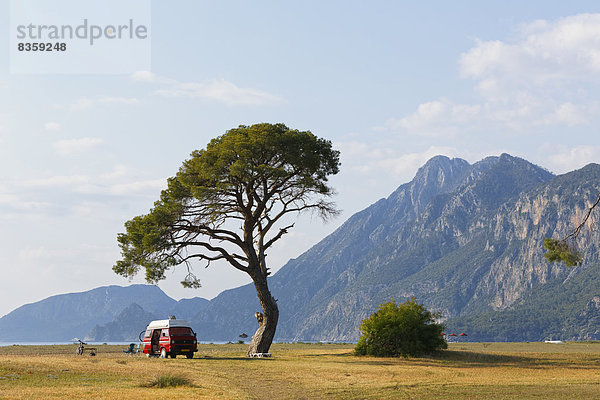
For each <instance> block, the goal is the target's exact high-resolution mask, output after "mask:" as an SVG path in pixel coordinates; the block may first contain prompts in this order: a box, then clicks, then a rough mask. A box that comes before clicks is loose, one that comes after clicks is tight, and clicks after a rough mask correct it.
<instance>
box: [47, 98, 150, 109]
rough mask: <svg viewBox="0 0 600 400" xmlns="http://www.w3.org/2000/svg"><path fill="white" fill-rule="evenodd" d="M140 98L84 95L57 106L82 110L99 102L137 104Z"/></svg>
mask: <svg viewBox="0 0 600 400" xmlns="http://www.w3.org/2000/svg"><path fill="white" fill-rule="evenodd" d="M139 103H140V100H139V99H137V98H135V97H111V96H104V97H99V98H97V99H89V98H86V97H83V98H81V99H78V100H77V101H76V102H75V103H71V104H69V105H67V106H60V105H59V106H56V108H59V109H67V110H69V111H81V110H87V109H90V108H92V107H95V106H97V105H99V104H120V105H137V104H139Z"/></svg>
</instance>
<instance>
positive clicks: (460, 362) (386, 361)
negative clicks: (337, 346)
mask: <svg viewBox="0 0 600 400" xmlns="http://www.w3.org/2000/svg"><path fill="white" fill-rule="evenodd" d="M314 356H316V357H318V356H320V355H314ZM328 356H329V357H339V358H343V359H340V360H336V362H343V363H351V364H363V365H398V364H405V365H414V366H438V367H448V368H472V367H504V366H517V367H519V366H522V367H529V368H531V367H535V366H536V364H538V363H539V362H540V361H542V360H539V359H536V358H531V357H524V356H514V355H503V354H490V353H477V352H472V351H461V350H444V351H440V352H438V353H435V354H432V355H427V356H423V357H408V358H404V357H397V358H393V357H370V356H355V355H354V353H343V354H335V355H328Z"/></svg>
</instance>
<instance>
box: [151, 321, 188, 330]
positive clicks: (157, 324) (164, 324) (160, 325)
mask: <svg viewBox="0 0 600 400" xmlns="http://www.w3.org/2000/svg"><path fill="white" fill-rule="evenodd" d="M172 327H185V328H191V326H190V324H189V323H188V322H187V321H186V320H184V319H160V320H157V321H152V322H150V323H149V324H148V327H147V328H146V329H164V328H172Z"/></svg>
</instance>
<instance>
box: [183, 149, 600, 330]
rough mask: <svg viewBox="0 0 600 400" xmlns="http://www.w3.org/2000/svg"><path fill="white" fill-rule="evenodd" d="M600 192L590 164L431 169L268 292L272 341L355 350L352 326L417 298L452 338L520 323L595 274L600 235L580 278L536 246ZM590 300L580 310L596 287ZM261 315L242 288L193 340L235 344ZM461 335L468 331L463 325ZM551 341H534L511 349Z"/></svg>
mask: <svg viewBox="0 0 600 400" xmlns="http://www.w3.org/2000/svg"><path fill="white" fill-rule="evenodd" d="M599 190H600V166H598V165H595V164H592V165H589V166H587V167H586V168H584V169H582V170H579V171H575V172H572V173H570V174H566V175H563V176H558V177H555V176H553V175H552V174H551V173H549V172H548V171H546V170H544V169H543V168H540V167H538V166H536V165H533V164H531V163H529V162H527V161H525V160H522V159H519V158H515V157H511V156H510V155H507V154H503V155H501V156H500V157H488V158H486V159H484V160H482V161H480V162H478V163H475V164H473V165H470V164H469V163H467V162H466V161H464V160H460V159H449V158H447V157H441V156H438V157H434V158H433V159H431V160H430V161H429V162H427V163H426V164H425V165H424V166H423V167H422V168H421V169H419V171H418V172H417V174H416V176H415V178H414V179H413V180H412V181H411V182H409V183H407V184H404V185H402V186H400V187H399V188H398V189H397V190H396V191H395V192H394V193H392V194H391V195H390V196H389V197H388V198H387V199H382V200H380V201H378V202H376V203H375V204H373V205H372V206H370V207H368V208H367V209H365V210H363V211H361V212H359V213H357V214H355V215H353V216H352V217H351V218H350V219H348V221H346V222H345V223H344V224H343V225H342V226H341V227H340V228H339V229H338V230H336V231H335V232H334V233H333V234H331V235H330V236H328V237H327V238H325V239H324V240H323V241H321V242H320V243H318V244H317V245H315V246H314V247H313V248H312V249H310V250H309V251H307V252H306V253H304V254H302V255H301V256H300V257H298V258H297V259H295V260H290V261H289V262H288V263H287V264H286V265H285V266H284V267H283V268H282V269H281V270H280V271H278V272H277V273H276V274H275V275H274V276H273V278H272V279H271V280H270V287H271V288H272V292H273V294H274V296H275V298H277V299H278V304H279V307H280V311H281V313H280V323H279V327H278V331H277V338H278V339H279V340H356V339H357V337H358V326H359V324H360V321H361V320H362V319H363V318H365V317H366V316H368V315H369V314H370V313H371V312H373V311H374V310H375V309H376V307H377V305H378V304H379V303H381V302H383V301H387V300H389V299H390V298H395V299H397V300H399V301H402V300H403V299H406V298H408V297H412V296H415V297H416V298H417V299H418V300H419V301H422V302H424V303H425V304H426V305H427V306H428V307H430V308H432V309H434V310H437V311H440V312H442V314H443V315H444V318H447V319H449V321H448V323H449V326H452V321H453V320H455V319H460V318H463V317H465V316H470V317H475V316H477V315H486V313H489V312H495V313H502V312H503V311H506V312H512V313H513V314H514V313H517V314H518V310H520V308H519V307H524V305H525V304H529V307H532V308H533V309H535V308H536V307H537V305H536V301H538V300H536V299H537V298H538V297H535V296H534V295H533V293H535V291H536V290H539V291H540V292H542V293H543V292H544V290H545V289H544V288H546V289H547V290H565V288H566V287H561V286H560V282H563V281H564V280H565V279H567V277H569V276H571V277H572V278H571V279H574V278H573V277H574V276H577V275H578V274H580V273H581V272H582V271H586V270H588V269H591V270H593V271H597V270H598V266H597V264H598V255H597V248H598V244H599V243H600V237H599V236H598V231H588V232H587V233H586V235H584V236H585V237H582V238H581V243H580V245H581V246H583V248H585V249H586V250H585V259H586V263H585V265H584V266H582V267H578V268H577V269H567V268H565V267H563V266H561V265H549V264H548V263H546V261H545V259H544V258H543V249H542V243H543V239H544V238H545V237H548V236H560V235H562V234H564V233H566V232H567V231H568V229H569V228H570V227H572V226H574V224H575V223H576V221H578V220H579V219H580V218H581V217H582V214H583V212H584V211H585V210H586V209H587V207H588V206H589V204H588V202H589V200H590V199H593V198H595V196H596V194H597V193H598V191H599ZM594 218H596V216H594ZM594 223H597V218H596V219H595V221H592V224H594ZM598 272H600V271H598ZM592 275H593V273H592ZM557 288H558V289H557ZM592 292H593V291H592ZM592 292H590V293H592ZM593 293H594V294H590V296H592V297H591V298H589V299H587V302H586V307H587V308H590V307H592V305H588V303H589V301H592V299H593V298H594V297H593V296H596V295H600V286H598V290H597V292H593ZM582 301H583V300H582ZM590 304H595V303H593V301H592V303H590ZM257 310H259V306H258V303H257V300H256V294H255V293H254V289H253V288H252V286H251V285H247V286H244V287H240V288H237V289H233V290H229V291H226V292H224V293H222V294H221V295H219V296H218V297H217V298H215V299H213V300H212V301H211V302H210V304H208V305H207V307H206V308H205V309H203V310H202V311H201V312H200V313H199V314H198V315H197V316H196V317H195V318H194V322H195V326H196V327H197V329H198V331H199V334H200V337H203V338H207V339H208V338H210V339H215V340H216V339H218V338H222V337H224V336H225V337H233V336H234V335H235V334H236V333H239V332H241V331H244V332H247V331H250V332H252V331H253V330H254V329H255V327H256V321H254V320H253V317H252V315H253V313H254V312H255V311H257ZM580 311H581V312H583V310H580ZM588 314H590V312H589V311H588ZM506 315H508V314H506ZM582 315H583V314H582ZM552 317H553V318H556V319H560V318H563V317H564V315H558V314H556V313H554V314H553V316H552ZM582 318H584V317H582ZM461 321H462V320H461ZM510 321H514V319H510ZM515 323H516V322H515ZM508 324H510V323H508ZM581 324H583V325H585V326H587V328H581V329H580V330H579V331H578V333H576V334H575V333H573V332H571V331H569V332H571V333H569V332H567V330H562V331H560V332H559V333H560V334H561V335H566V336H569V335H570V336H569V337H570V338H571V337H573V338H574V337H582V338H583V337H589V335H593V332H594V331H595V329H597V328H600V326H597V322H594V321H593V318H592V319H590V318H588V319H586V320H585V321H583V322H581ZM586 324H587V325H586ZM588 325H589V326H588ZM460 326H461V327H462V328H463V330H465V331H468V328H469V324H468V323H464V324H462V325H460ZM456 327H457V328H458V325H456ZM484 331H485V328H483V327H482V330H481V331H480V332H479V335H480V337H481V338H483V337H484V336H485V335H484ZM547 334H548V332H546V331H544V330H543V329H538V330H536V331H535V332H531V334H529V335H520V336H519V335H513V336H511V337H513V338H521V339H523V340H537V339H538V338H541V337H543V336H546V335H547ZM557 335H558V333H557ZM485 337H486V338H487V337H489V336H485ZM495 337H497V338H501V337H502V336H501V335H500V336H495Z"/></svg>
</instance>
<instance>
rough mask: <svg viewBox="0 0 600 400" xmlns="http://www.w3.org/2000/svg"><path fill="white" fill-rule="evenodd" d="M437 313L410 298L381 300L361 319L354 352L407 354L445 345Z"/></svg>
mask: <svg viewBox="0 0 600 400" xmlns="http://www.w3.org/2000/svg"><path fill="white" fill-rule="evenodd" d="M437 316H438V315H436V314H432V313H431V312H429V311H428V310H427V309H426V308H425V306H423V305H422V304H418V303H417V302H416V300H415V299H414V298H412V299H410V300H408V301H406V302H405V303H403V304H400V305H396V302H395V301H394V300H392V301H390V302H389V303H383V304H381V305H380V306H379V310H377V312H375V313H374V314H372V315H371V316H370V317H369V318H367V319H364V320H363V321H362V323H361V325H360V332H361V337H360V339H359V340H358V343H357V344H356V347H355V353H356V354H357V355H371V356H380V357H389V356H392V357H398V356H404V357H408V356H419V355H422V354H425V353H428V352H432V351H436V350H440V349H446V348H447V347H448V344H447V343H446V340H444V338H443V337H442V335H441V333H442V331H443V329H444V326H443V325H442V324H437V323H435V318H436V317H437Z"/></svg>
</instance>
